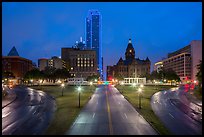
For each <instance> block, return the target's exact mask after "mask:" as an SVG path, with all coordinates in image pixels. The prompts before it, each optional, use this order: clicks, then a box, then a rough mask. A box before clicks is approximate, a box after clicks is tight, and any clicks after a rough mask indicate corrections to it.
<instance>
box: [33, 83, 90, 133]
mask: <svg viewBox="0 0 204 137" xmlns="http://www.w3.org/2000/svg"><path fill="white" fill-rule="evenodd" d="M31 88H34V89H38V90H42V91H44V92H46V93H48V94H50V95H52V96H53V97H55V99H56V105H57V110H56V112H55V113H54V117H53V120H52V121H51V123H50V125H49V127H48V129H47V130H46V132H45V134H46V135H56V134H60V135H62V134H65V133H66V131H67V130H68V129H69V128H70V126H71V125H72V123H73V122H74V120H75V118H76V117H77V116H78V114H79V113H80V111H81V109H82V108H83V106H84V105H85V104H86V103H87V102H88V100H89V97H90V96H91V95H92V94H93V93H94V92H93V91H94V87H90V86H82V91H81V95H80V106H81V107H80V108H79V107H78V92H77V89H76V86H66V87H65V88H64V89H63V93H64V96H61V93H62V92H61V91H62V88H61V87H60V86H40V87H39V86H33V87H31Z"/></svg>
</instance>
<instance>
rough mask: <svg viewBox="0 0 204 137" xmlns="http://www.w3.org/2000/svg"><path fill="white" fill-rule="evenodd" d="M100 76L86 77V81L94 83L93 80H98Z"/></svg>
mask: <svg viewBox="0 0 204 137" xmlns="http://www.w3.org/2000/svg"><path fill="white" fill-rule="evenodd" d="M99 77H100V76H99V75H98V74H97V75H91V76H88V77H87V79H86V80H87V81H94V80H95V79H97V80H98V78H99Z"/></svg>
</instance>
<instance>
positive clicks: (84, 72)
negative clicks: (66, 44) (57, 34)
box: [61, 48, 98, 79]
mask: <svg viewBox="0 0 204 137" xmlns="http://www.w3.org/2000/svg"><path fill="white" fill-rule="evenodd" d="M61 56H62V59H63V60H64V61H65V62H66V64H67V67H68V69H69V72H70V74H71V76H72V77H75V78H84V79H86V78H87V77H88V76H91V75H97V74H98V72H97V59H96V51H95V50H80V49H78V48H62V50H61Z"/></svg>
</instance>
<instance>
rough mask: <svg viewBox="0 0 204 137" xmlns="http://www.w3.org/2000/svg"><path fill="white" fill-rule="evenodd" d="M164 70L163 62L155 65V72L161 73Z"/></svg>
mask: <svg viewBox="0 0 204 137" xmlns="http://www.w3.org/2000/svg"><path fill="white" fill-rule="evenodd" d="M162 69H163V62H162V61H158V62H156V63H155V64H154V71H157V73H158V72H159V71H161V70H162Z"/></svg>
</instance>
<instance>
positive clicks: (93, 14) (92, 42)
mask: <svg viewBox="0 0 204 137" xmlns="http://www.w3.org/2000/svg"><path fill="white" fill-rule="evenodd" d="M101 19H102V18H101V14H100V12H99V11H98V10H89V12H88V16H87V17H86V47H87V49H92V50H95V51H96V56H97V63H98V72H99V73H100V77H101V79H102V78H103V72H102V67H103V66H102V41H101V36H102V35H101V33H102V32H101V30H102V29H101Z"/></svg>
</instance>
